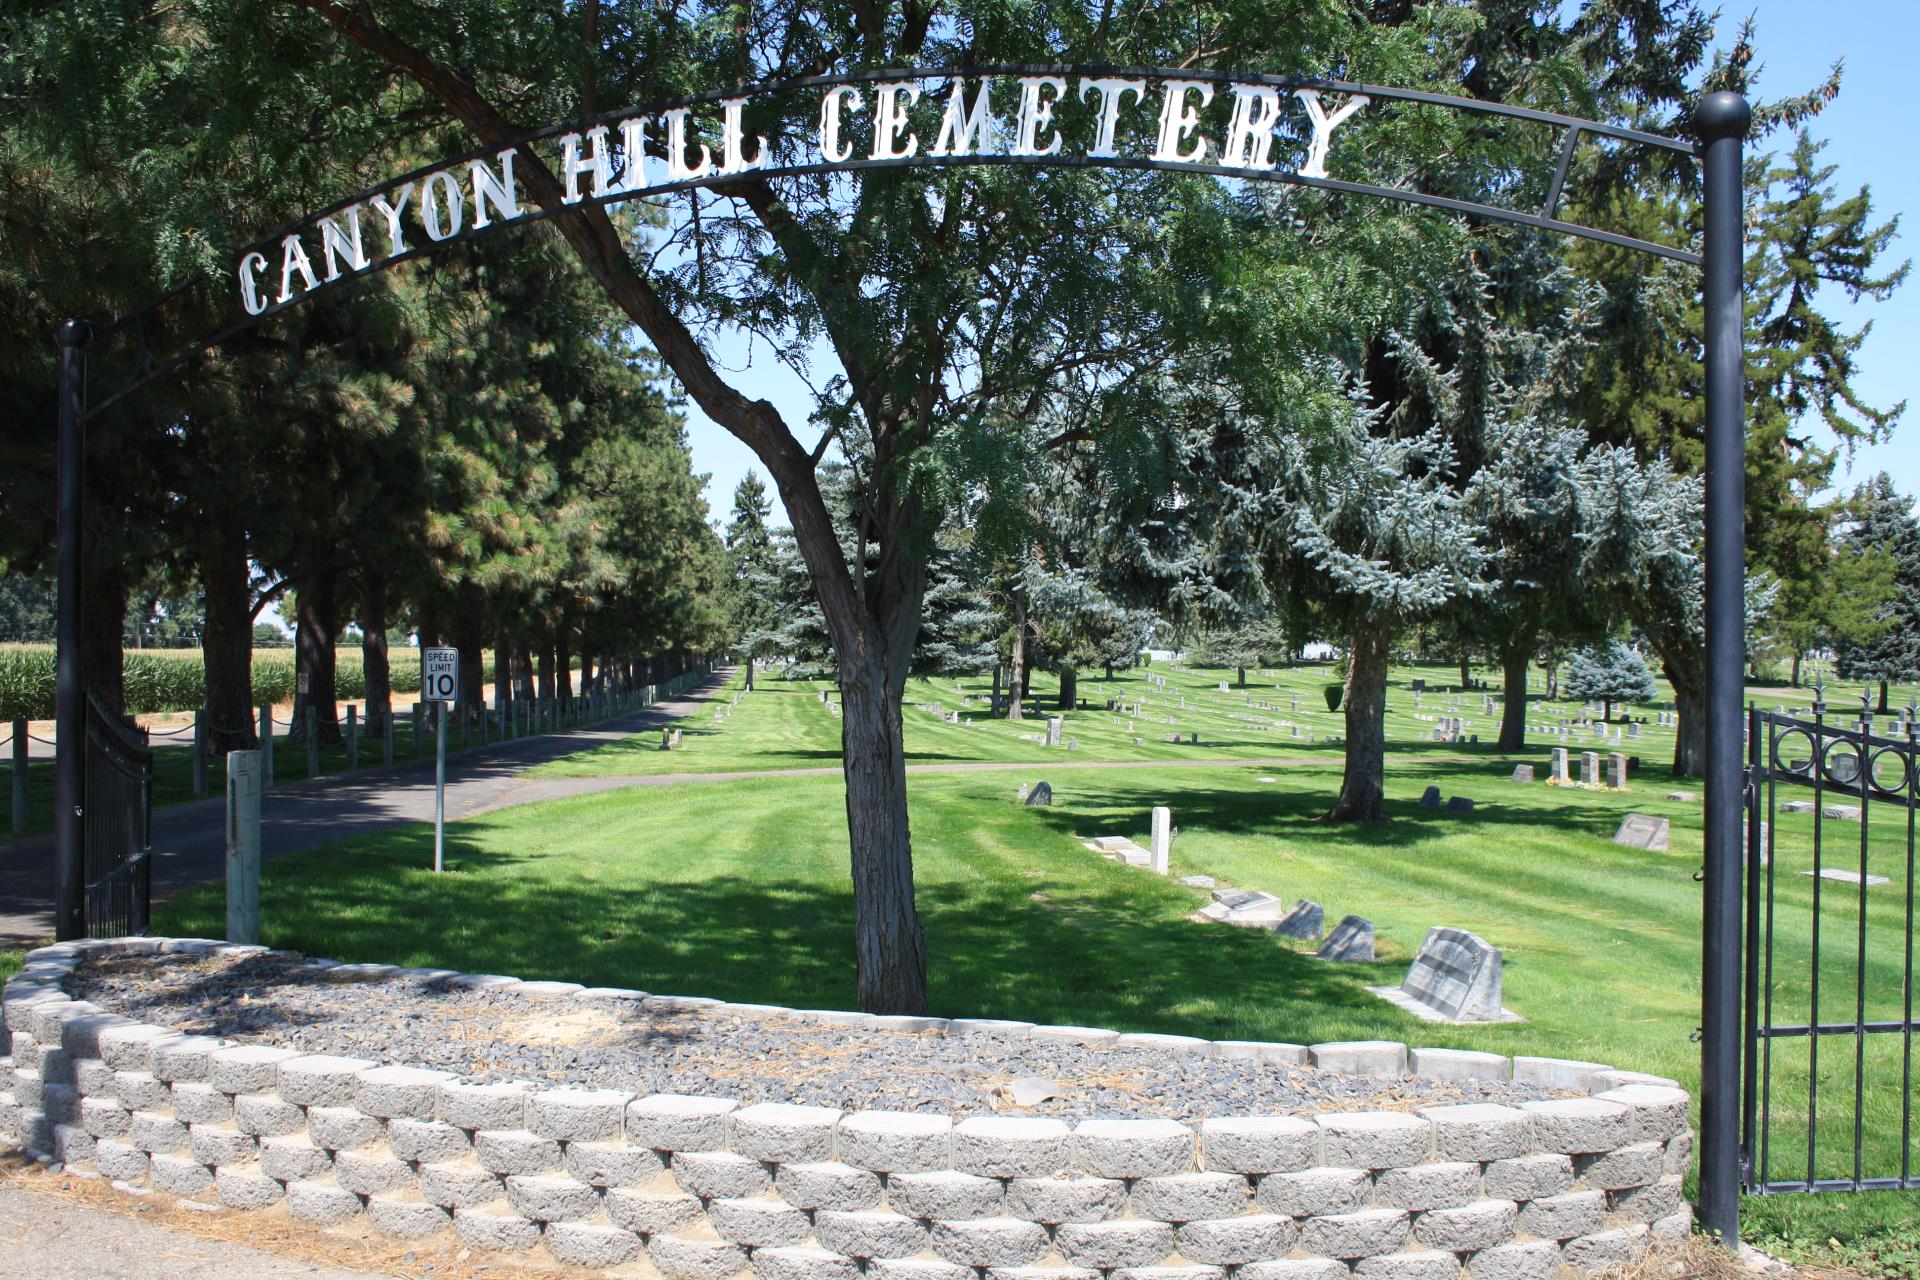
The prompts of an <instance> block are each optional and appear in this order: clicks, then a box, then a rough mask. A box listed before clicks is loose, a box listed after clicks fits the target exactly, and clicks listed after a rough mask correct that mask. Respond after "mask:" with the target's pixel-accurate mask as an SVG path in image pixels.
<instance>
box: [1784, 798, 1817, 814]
mask: <svg viewBox="0 0 1920 1280" xmlns="http://www.w3.org/2000/svg"><path fill="white" fill-rule="evenodd" d="M1819 807H1820V806H1819V805H1817V804H1815V803H1814V802H1813V801H1811V800H1789V801H1787V802H1786V803H1785V804H1783V805H1781V806H1780V812H1782V813H1812V812H1813V811H1814V810H1815V809H1818V808H1819Z"/></svg>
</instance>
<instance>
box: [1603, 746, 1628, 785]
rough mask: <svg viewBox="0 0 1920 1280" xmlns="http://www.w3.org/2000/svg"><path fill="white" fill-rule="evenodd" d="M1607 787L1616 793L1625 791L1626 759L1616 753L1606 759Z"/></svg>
mask: <svg viewBox="0 0 1920 1280" xmlns="http://www.w3.org/2000/svg"><path fill="white" fill-rule="evenodd" d="M1607 785H1608V786H1610V787H1612V788H1613V789H1614V790H1616V791H1625V790H1626V789H1627V758H1626V757H1625V756H1623V755H1621V754H1620V753H1619V752H1617V751H1616V752H1615V753H1614V754H1612V755H1610V756H1608V757H1607Z"/></svg>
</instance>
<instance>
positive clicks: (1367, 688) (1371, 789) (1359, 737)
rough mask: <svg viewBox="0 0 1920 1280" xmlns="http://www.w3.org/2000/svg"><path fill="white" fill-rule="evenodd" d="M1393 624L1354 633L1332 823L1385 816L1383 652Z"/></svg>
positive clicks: (1374, 624)
mask: <svg viewBox="0 0 1920 1280" xmlns="http://www.w3.org/2000/svg"><path fill="white" fill-rule="evenodd" d="M1392 643H1393V624H1392V623H1391V622H1388V621H1386V620H1385V619H1373V620H1369V621H1367V622H1363V623H1361V624H1360V625H1359V626H1358V627H1356V628H1355V629H1354V633H1353V654H1352V657H1351V658H1350V659H1349V661H1348V666H1347V692H1346V713H1347V763H1346V773H1345V775H1344V776H1343V777H1342V778H1341V780H1340V798H1339V799H1338V800H1336V801H1334V804H1333V808H1332V809H1331V810H1330V811H1329V812H1328V813H1327V818H1328V820H1329V821H1332V822H1378V821H1380V820H1381V819H1383V818H1385V817H1386V809H1385V804H1384V802H1385V799H1386V758H1387V741H1386V713H1387V653H1388V650H1389V649H1390V648H1391V647H1392Z"/></svg>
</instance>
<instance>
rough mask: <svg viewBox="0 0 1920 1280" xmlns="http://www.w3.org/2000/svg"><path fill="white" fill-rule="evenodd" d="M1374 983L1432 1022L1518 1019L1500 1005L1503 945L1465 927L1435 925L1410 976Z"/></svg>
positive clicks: (1380, 992)
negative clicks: (1391, 982)
mask: <svg viewBox="0 0 1920 1280" xmlns="http://www.w3.org/2000/svg"><path fill="white" fill-rule="evenodd" d="M1369 989H1370V990H1372V991H1373V992H1375V993H1376V994H1378V995H1382V996H1384V997H1385V998H1387V999H1388V1000H1391V1001H1392V1002H1393V1003H1395V1004H1398V1005H1400V1006H1401V1007H1402V1008H1405V1009H1407V1010H1408V1011H1409V1012H1411V1013H1414V1014H1417V1015H1419V1016H1420V1017H1423V1018H1426V1019H1427V1020H1428V1021H1432V1022H1506V1021H1514V1020H1515V1019H1514V1017H1513V1015H1512V1014H1509V1013H1508V1012H1507V1011H1506V1010H1504V1009H1502V1008H1501V1007H1500V950H1499V948H1498V947H1494V946H1492V945H1490V944H1489V943H1488V942H1487V940H1486V939H1485V938H1482V937H1480V936H1479V935H1478V934H1473V933H1468V932H1467V931H1466V930H1465V929H1449V928H1445V927H1437V928H1434V929H1432V930H1431V931H1429V932H1428V934H1427V940H1426V941H1425V942H1423V943H1421V944H1420V954H1418V955H1416V956H1415V957H1414V958H1413V964H1412V965H1411V966H1410V967H1409V968H1408V969H1407V977H1406V980H1405V981H1404V982H1402V983H1401V984H1400V985H1399V986H1398V987H1372V988H1369Z"/></svg>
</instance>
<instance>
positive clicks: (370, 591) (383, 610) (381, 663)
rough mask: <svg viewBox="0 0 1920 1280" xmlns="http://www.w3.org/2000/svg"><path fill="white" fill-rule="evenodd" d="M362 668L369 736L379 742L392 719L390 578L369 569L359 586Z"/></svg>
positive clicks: (378, 571) (376, 570)
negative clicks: (389, 720) (364, 672)
mask: <svg viewBox="0 0 1920 1280" xmlns="http://www.w3.org/2000/svg"><path fill="white" fill-rule="evenodd" d="M360 665H361V666H362V667H364V668H365V670H366V678H367V724H366V733H367V736H368V737H369V738H371V739H373V740H374V741H376V742H378V741H379V740H380V739H381V738H382V737H384V736H385V735H386V732H387V720H388V718H389V717H391V716H392V715H393V673H392V671H391V670H390V669H389V667H388V663H387V575H386V574H385V573H383V572H381V571H380V570H378V569H368V570H367V571H366V573H365V574H364V576H363V580H362V582H361V584H360Z"/></svg>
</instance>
